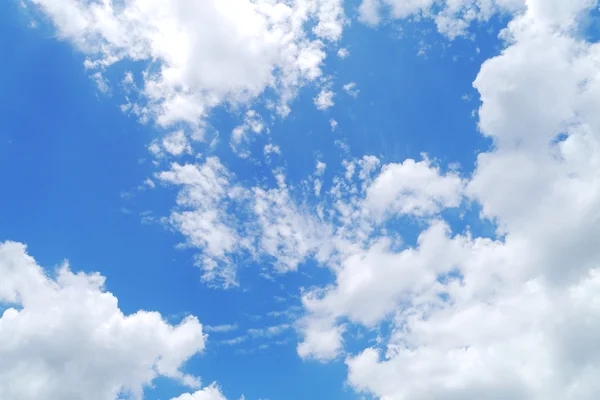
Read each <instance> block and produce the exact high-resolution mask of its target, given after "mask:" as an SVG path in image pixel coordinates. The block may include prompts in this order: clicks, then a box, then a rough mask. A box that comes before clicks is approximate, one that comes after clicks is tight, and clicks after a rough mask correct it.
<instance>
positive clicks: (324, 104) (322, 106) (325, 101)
mask: <svg viewBox="0 0 600 400" xmlns="http://www.w3.org/2000/svg"><path fill="white" fill-rule="evenodd" d="M333 96H334V93H333V92H332V91H331V90H330V89H329V88H323V89H321V91H320V92H319V94H318V95H317V97H315V98H314V102H315V105H316V106H317V108H318V109H319V110H327V109H328V108H330V107H333V105H334V104H335V103H334V102H333Z"/></svg>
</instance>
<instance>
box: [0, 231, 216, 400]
mask: <svg viewBox="0 0 600 400" xmlns="http://www.w3.org/2000/svg"><path fill="white" fill-rule="evenodd" d="M0 275H2V280H1V281H0V303H2V304H3V305H6V306H8V307H9V308H8V309H6V310H5V311H4V313H3V314H2V316H1V318H0V358H1V359H2V362H1V363H0V398H3V399H13V400H31V399H36V400H46V399H47V400H54V399H83V398H85V399H90V400H95V399H97V400H107V399H117V398H118V396H119V394H120V393H128V394H130V395H132V396H133V398H141V395H142V392H143V388H144V387H147V386H148V385H150V384H151V383H152V382H153V380H154V379H155V378H157V377H160V376H164V377H168V378H172V379H176V380H179V381H180V382H182V383H184V384H186V385H188V386H197V385H198V380H197V378H195V377H192V376H189V375H186V374H184V373H183V372H182V371H181V367H182V365H183V364H184V363H185V361H186V360H188V359H189V358H190V357H192V356H193V355H194V354H196V353H199V352H201V351H202V350H203V349H204V345H205V336H204V334H203V332H202V326H201V324H200V323H199V322H198V320H197V319H196V318H195V317H188V318H186V319H185V320H183V321H182V322H181V323H180V324H179V325H176V326H172V325H169V324H168V323H167V322H165V320H164V319H163V317H162V316H161V315H160V314H159V313H156V312H147V311H138V312H136V313H135V314H131V315H124V314H123V312H122V311H121V310H120V309H119V308H118V305H117V298H116V297H115V296H114V295H113V294H111V293H109V292H107V291H105V289H104V277H102V276H101V275H99V274H97V273H93V274H85V273H81V272H80V273H73V272H71V270H70V269H69V266H68V265H67V264H63V266H62V267H61V268H60V269H59V270H58V271H57V272H56V277H55V278H51V277H49V276H48V275H47V274H46V273H45V272H44V270H43V269H42V268H41V267H40V266H38V265H37V264H36V262H35V260H34V259H33V258H31V257H30V256H28V255H27V254H26V251H25V246H24V245H22V244H19V243H14V242H4V243H2V244H0Z"/></svg>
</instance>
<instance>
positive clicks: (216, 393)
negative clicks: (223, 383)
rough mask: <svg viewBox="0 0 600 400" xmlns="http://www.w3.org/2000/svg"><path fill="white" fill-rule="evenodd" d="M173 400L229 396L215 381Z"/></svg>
mask: <svg viewBox="0 0 600 400" xmlns="http://www.w3.org/2000/svg"><path fill="white" fill-rule="evenodd" d="M171 400H227V398H226V397H225V396H224V395H223V393H221V390H220V389H219V387H218V386H217V385H216V384H215V383H213V384H212V385H210V386H207V387H205V388H204V389H202V390H198V391H196V392H194V393H184V394H182V395H181V396H178V397H174V398H172V399H171Z"/></svg>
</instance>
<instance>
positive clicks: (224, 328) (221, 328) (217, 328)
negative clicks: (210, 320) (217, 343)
mask: <svg viewBox="0 0 600 400" xmlns="http://www.w3.org/2000/svg"><path fill="white" fill-rule="evenodd" d="M237 328H238V326H237V324H226V325H212V326H210V325H205V326H204V330H205V331H206V332H216V333H224V332H231V331H235V330H236V329H237Z"/></svg>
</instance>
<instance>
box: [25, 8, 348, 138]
mask: <svg viewBox="0 0 600 400" xmlns="http://www.w3.org/2000/svg"><path fill="white" fill-rule="evenodd" d="M29 1H30V2H31V3H33V4H35V5H37V6H38V7H39V8H40V9H41V10H42V11H43V12H44V13H45V14H46V15H47V16H48V17H49V18H50V19H51V21H52V22H53V23H54V25H55V27H56V30H57V33H58V36H59V37H61V38H63V39H67V40H69V41H71V42H73V43H74V45H75V46H76V47H77V48H78V49H80V50H81V51H83V52H84V53H86V54H88V55H89V56H90V57H91V58H92V60H90V61H89V62H88V63H87V65H88V66H89V68H90V69H92V70H94V69H97V70H99V71H98V72H101V71H102V70H104V69H108V68H110V67H111V66H112V65H113V64H115V63H118V62H119V61H121V60H123V59H129V60H133V61H142V62H144V63H145V64H146V65H147V66H148V68H147V69H146V71H145V72H144V74H143V76H142V78H143V87H142V89H141V95H142V98H141V99H140V103H139V104H137V106H138V109H137V110H138V114H139V115H140V116H141V115H144V116H146V117H148V116H149V117H151V118H153V119H154V120H155V121H156V122H157V123H158V124H159V125H160V126H162V127H169V126H172V125H174V124H177V123H185V124H188V125H189V126H190V128H192V129H193V130H195V131H196V134H201V132H202V130H203V129H204V127H205V122H204V119H205V117H206V116H207V114H208V113H209V112H210V110H211V109H212V108H214V107H215V106H218V105H221V104H224V103H233V104H246V103H247V102H248V101H250V100H252V99H254V98H256V97H257V96H259V95H260V94H262V93H263V91H264V90H265V89H266V88H267V87H272V88H274V89H275V90H276V91H277V92H278V96H279V100H280V104H279V111H280V112H283V113H285V112H287V110H288V107H287V102H288V101H289V100H291V99H292V98H293V97H294V96H295V92H296V90H297V89H298V88H299V87H301V86H302V85H304V84H305V82H307V81H312V80H314V79H316V78H318V77H319V76H320V75H321V64H322V63H323V60H324V58H325V56H326V54H325V51H324V48H325V42H324V41H337V40H338V39H339V38H340V37H341V34H342V30H343V25H344V23H345V17H344V11H343V7H342V1H341V0H293V1H290V2H288V1H277V0H259V1H251V0H218V1H217V0H210V1H202V2H194V1H189V0H150V1H148V0H127V1H125V2H118V3H114V2H110V1H103V2H81V1H78V0H64V1H59V2H57V1H54V0H29ZM308 21H314V22H316V25H315V27H314V29H313V33H314V34H315V35H316V37H314V38H310V37H309V36H310V35H309V32H306V31H305V26H306V25H307V24H306V23H307V22H308Z"/></svg>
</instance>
